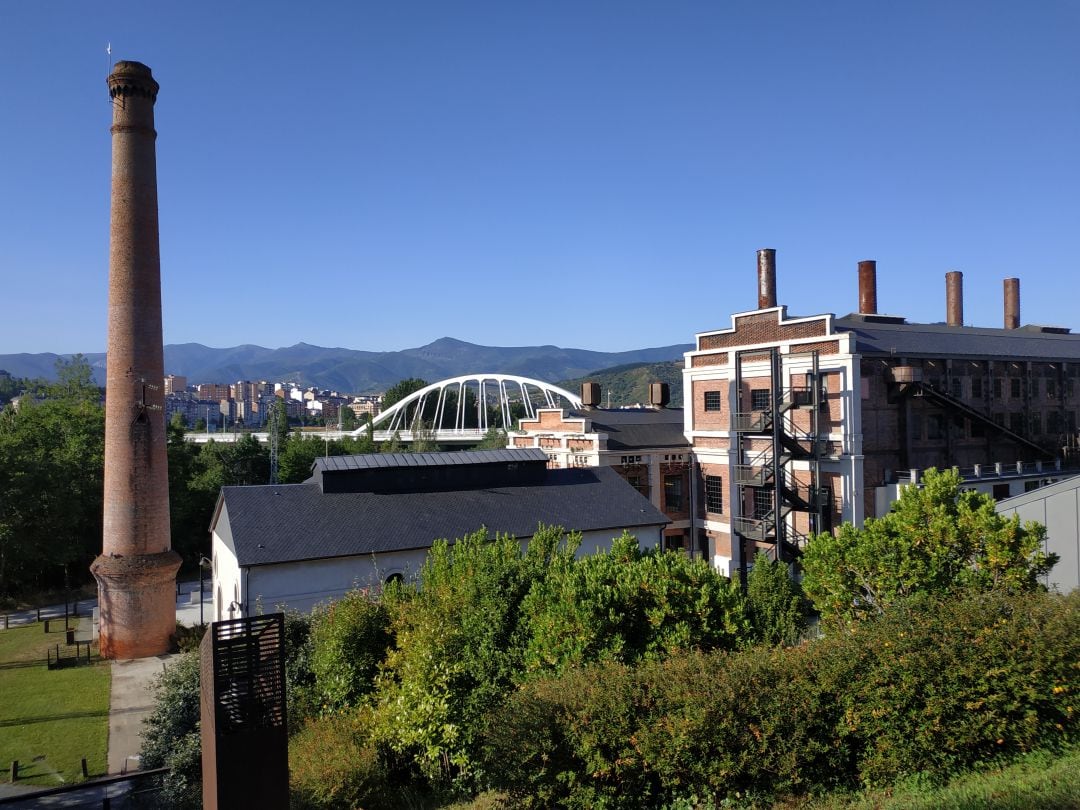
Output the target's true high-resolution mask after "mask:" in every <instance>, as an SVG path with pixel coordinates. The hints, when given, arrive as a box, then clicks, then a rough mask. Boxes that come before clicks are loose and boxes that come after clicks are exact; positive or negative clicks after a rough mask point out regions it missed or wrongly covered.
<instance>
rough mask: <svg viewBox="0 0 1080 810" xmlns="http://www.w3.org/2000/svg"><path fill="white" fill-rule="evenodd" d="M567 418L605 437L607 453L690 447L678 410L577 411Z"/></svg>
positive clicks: (681, 412)
mask: <svg viewBox="0 0 1080 810" xmlns="http://www.w3.org/2000/svg"><path fill="white" fill-rule="evenodd" d="M571 416H574V417H585V418H587V419H591V420H592V429H593V431H594V432H596V433H606V434H607V435H608V444H607V447H608V449H609V450H647V449H650V448H655V447H689V445H690V443H689V442H688V441H687V440H686V436H685V434H684V433H683V411H682V408H659V409H657V408H626V409H618V410H615V409H613V410H592V411H588V410H579V411H572V412H571Z"/></svg>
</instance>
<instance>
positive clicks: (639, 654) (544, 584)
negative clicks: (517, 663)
mask: <svg viewBox="0 0 1080 810" xmlns="http://www.w3.org/2000/svg"><path fill="white" fill-rule="evenodd" d="M522 611H523V612H524V614H525V616H526V619H527V621H528V625H529V642H528V647H527V649H526V651H525V665H526V667H527V668H528V669H529V670H530V671H535V672H551V671H555V672H561V671H562V670H563V669H565V668H566V667H569V666H580V665H583V664H587V663H590V662H593V661H604V660H614V661H621V662H623V663H634V662H636V661H639V660H641V659H643V658H663V657H665V656H666V655H668V654H670V653H671V652H673V651H675V650H679V649H733V648H735V647H737V646H739V645H740V644H741V643H743V642H745V641H746V640H747V639H748V638H749V636H750V625H749V622H748V619H747V616H746V605H745V601H744V599H743V597H742V593H741V589H740V588H739V586H738V585H737V584H734V583H732V582H731V580H729V579H728V578H727V577H725V576H723V575H721V574H719V573H718V572H717V571H716V570H715V569H714V568H712V566H710V565H709V564H708V563H706V562H704V561H703V560H691V559H690V558H688V557H686V556H685V555H683V554H681V553H678V552H660V551H653V550H648V551H641V549H640V548H639V546H638V541H637V540H636V539H635V538H634V537H633V536H632V535H630V534H628V533H626V532H624V533H623V534H622V536H621V537H618V538H615V540H613V541H612V547H611V551H610V552H607V553H604V554H594V555H591V556H588V557H584V558H582V559H575V558H574V557H573V556H572V555H568V554H563V555H557V556H556V557H555V558H554V559H553V560H552V564H551V567H550V569H549V570H548V572H547V575H546V577H545V578H543V580H541V581H538V582H537V583H536V584H535V586H534V587H533V589H532V591H531V592H530V593H529V595H528V597H527V598H526V599H525V602H524V604H523V605H522Z"/></svg>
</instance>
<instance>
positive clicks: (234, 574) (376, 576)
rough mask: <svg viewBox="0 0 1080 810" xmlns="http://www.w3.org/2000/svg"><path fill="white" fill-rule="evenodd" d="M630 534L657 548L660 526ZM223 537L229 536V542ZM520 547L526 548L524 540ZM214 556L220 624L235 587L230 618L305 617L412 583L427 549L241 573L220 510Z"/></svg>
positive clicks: (585, 539) (598, 547) (601, 545)
mask: <svg viewBox="0 0 1080 810" xmlns="http://www.w3.org/2000/svg"><path fill="white" fill-rule="evenodd" d="M620 534H622V530H621V529H614V530H606V531H597V532H586V533H585V534H584V535H583V536H582V540H581V545H580V546H579V547H578V551H577V556H578V557H583V556H586V555H591V554H595V553H597V552H598V551H604V550H607V549H609V548H610V547H611V541H612V539H613V538H615V537H618V536H619V535H620ZM631 534H633V535H635V536H636V537H637V539H638V544H639V545H640V546H641V547H642V548H655V547H658V546H659V545H660V537H661V534H662V529H661V527H659V526H651V527H643V528H640V529H638V530H637V531H631ZM225 536H228V537H229V541H228V542H226V541H225V539H224V538H225ZM521 543H522V549H524V548H525V546H526V545H527V544H528V540H527V539H526V540H522V541H521ZM214 553H215V555H216V559H217V560H218V564H217V574H216V575H215V577H214V593H215V600H216V598H217V597H216V594H217V589H218V586H219V584H220V586H221V588H222V593H223V594H224V597H223V603H224V604H223V605H222V606H221V608H220V611H219V607H218V603H217V601H215V602H214V618H215V619H219V620H220V619H228V618H230V614H229V612H228V606H229V602H230V601H231V599H232V597H231V594H232V589H233V587H234V585H236V586H237V587H238V588H239V591H240V595H241V598H240V603H241V605H242V608H243V610H242V611H241V612H240V613H235V614H233V615H232V616H231V618H236V617H238V616H240V615H245V616H247V615H252V614H255V613H257V612H258V610H259V608H260V607H261V609H262V611H263V612H265V613H270V612H273V611H275V610H277V609H279V608H280V607H284V608H287V609H292V610H299V611H302V612H304V613H307V612H309V611H310V610H311V609H312V608H313V607H315V605H317V604H319V603H320V602H326V601H328V600H331V599H336V598H339V597H341V596H343V595H344V594H345V593H347V592H348V591H350V590H352V589H354V588H365V587H372V588H379V587H381V586H382V584H383V583H384V582H385V581H386V579H387V578H388V577H390V576H391V575H393V574H400V575H402V576H403V577H405V579H407V580H408V579H411V578H412V577H413V576H415V575H417V574H418V573H419V572H420V569H421V568H422V567H423V564H424V559H425V558H426V557H427V549H413V550H411V551H394V552H384V553H382V554H378V555H364V556H356V557H338V558H334V559H329V560H308V561H299V562H289V563H281V564H278V565H255V566H250V567H248V568H246V569H244V570H243V571H241V569H240V568H239V567H238V566H237V565H236V557H235V555H234V554H233V552H232V549H231V535H229V534H228V522H227V519H226V515H225V513H224V510H222V516H221V519H219V521H218V525H217V530H216V531H215V533H214Z"/></svg>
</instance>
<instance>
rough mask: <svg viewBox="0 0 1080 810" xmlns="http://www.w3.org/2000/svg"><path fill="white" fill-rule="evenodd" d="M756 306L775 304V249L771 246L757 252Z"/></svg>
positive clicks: (761, 307)
mask: <svg viewBox="0 0 1080 810" xmlns="http://www.w3.org/2000/svg"><path fill="white" fill-rule="evenodd" d="M757 306H758V309H766V308H767V307H775V306H776V251H775V250H773V249H772V248H762V249H761V250H759V251H758V252H757Z"/></svg>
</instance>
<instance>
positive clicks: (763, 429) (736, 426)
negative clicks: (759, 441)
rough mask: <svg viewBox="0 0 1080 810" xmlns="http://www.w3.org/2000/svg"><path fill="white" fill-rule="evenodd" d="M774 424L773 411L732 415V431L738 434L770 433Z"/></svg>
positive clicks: (744, 412)
mask: <svg viewBox="0 0 1080 810" xmlns="http://www.w3.org/2000/svg"><path fill="white" fill-rule="evenodd" d="M772 424H773V421H772V411H743V412H741V413H734V414H732V415H731V429H732V430H734V431H735V432H737V433H768V432H769V431H771V430H772Z"/></svg>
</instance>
